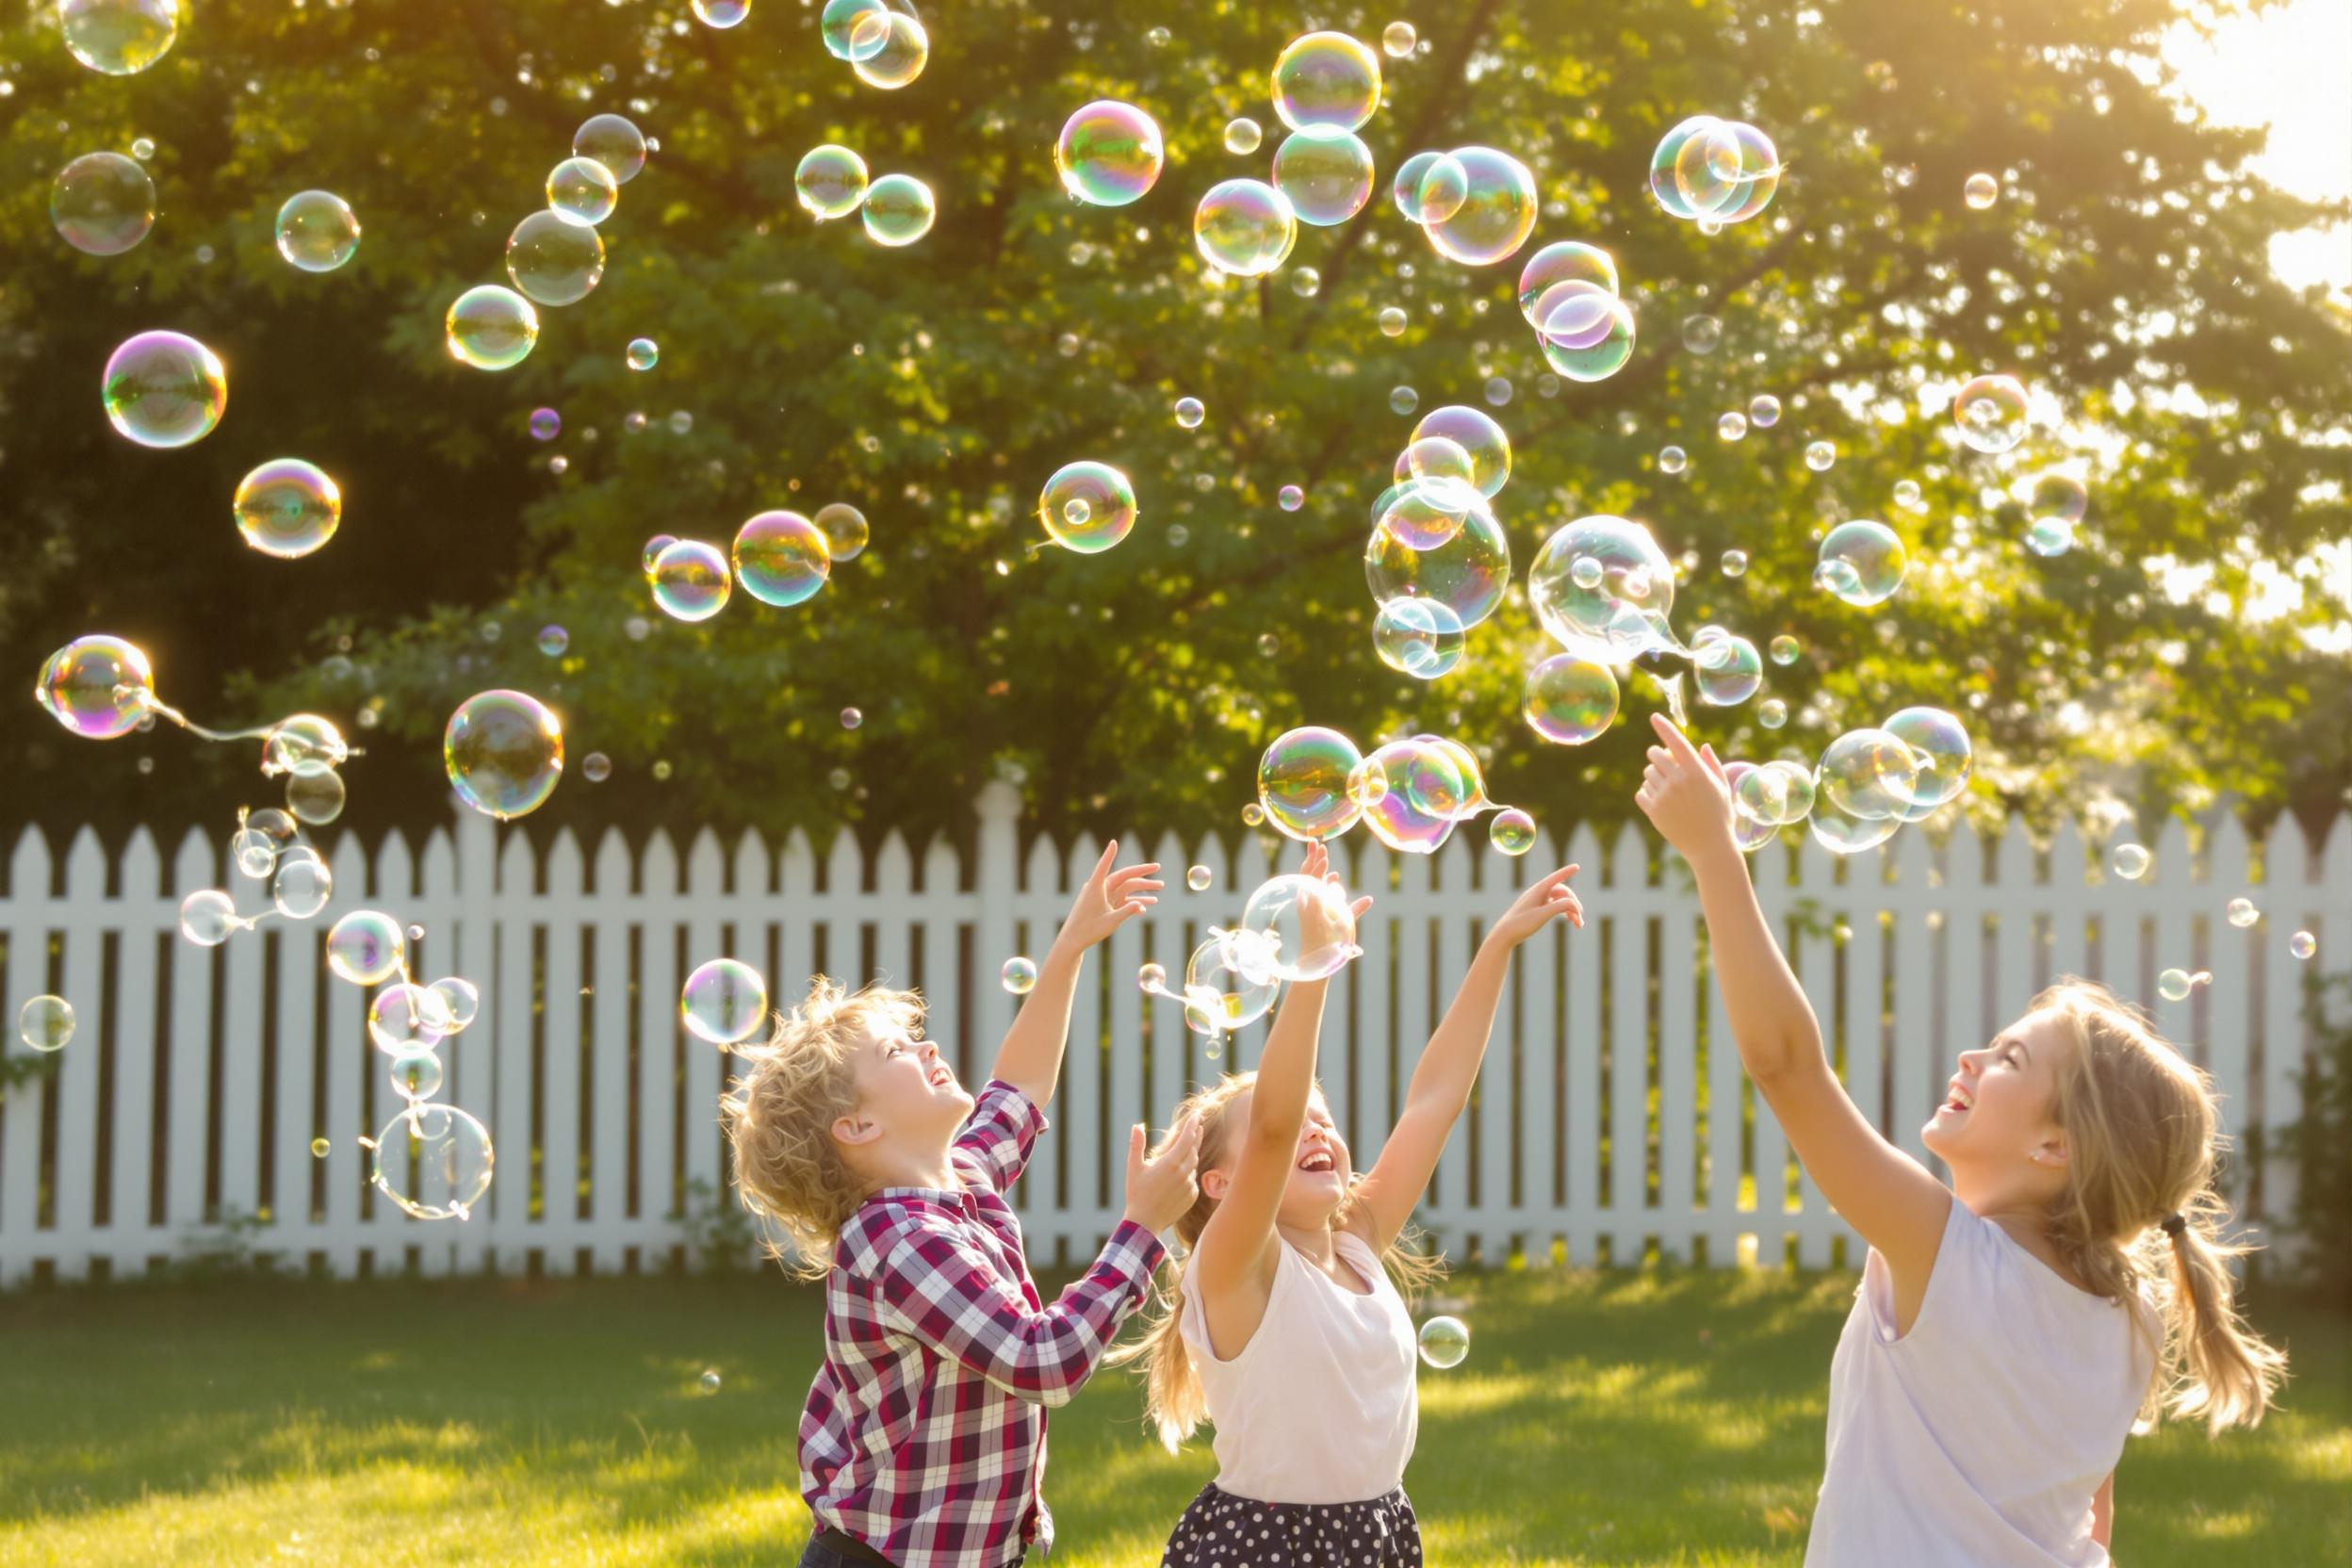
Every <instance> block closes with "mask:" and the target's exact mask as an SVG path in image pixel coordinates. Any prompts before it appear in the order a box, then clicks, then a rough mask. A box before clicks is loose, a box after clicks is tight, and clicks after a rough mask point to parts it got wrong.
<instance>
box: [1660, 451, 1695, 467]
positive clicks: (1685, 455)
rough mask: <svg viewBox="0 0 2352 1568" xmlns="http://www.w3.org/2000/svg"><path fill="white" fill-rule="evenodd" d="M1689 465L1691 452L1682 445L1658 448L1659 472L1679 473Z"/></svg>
mask: <svg viewBox="0 0 2352 1568" xmlns="http://www.w3.org/2000/svg"><path fill="white" fill-rule="evenodd" d="M1689 466H1691V454H1690V453H1689V452H1686V451H1684V450H1683V449H1681V448H1680V447H1660V448H1659V449H1658V472H1659V473H1661V474H1678V473H1681V472H1682V471H1683V470H1684V469H1685V468H1688V467H1689Z"/></svg>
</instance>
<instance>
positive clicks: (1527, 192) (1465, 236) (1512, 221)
mask: <svg viewBox="0 0 2352 1568" xmlns="http://www.w3.org/2000/svg"><path fill="white" fill-rule="evenodd" d="M1452 156H1453V158H1454V160H1455V161H1456V162H1458V163H1460V164H1461V165H1462V172H1463V173H1464V174H1465V175H1466V176H1467V179H1466V182H1465V184H1464V187H1463V191H1462V204H1461V205H1460V206H1458V207H1456V208H1455V209H1454V210H1453V211H1452V212H1451V213H1449V214H1447V215H1446V217H1444V218H1441V219H1435V220H1432V221H1429V222H1428V223H1426V224H1424V225H1423V232H1424V233H1425V234H1427V235H1428V236H1429V243H1430V244H1431V245H1434V246H1435V247H1437V251H1438V253H1439V254H1441V255H1443V256H1445V257H1446V258H1447V259H1448V260H1451V261H1458V262H1460V263H1462V265H1463V266H1465V267H1492V266H1494V265H1495V263H1496V262H1499V261H1506V260H1508V259H1510V258H1511V256H1513V255H1515V254H1517V253H1518V251H1519V247H1521V246H1522V245H1525V244H1526V243H1527V236H1528V235H1530V234H1532V233H1534V232H1535V218H1536V199H1535V176H1534V175H1533V174H1531V173H1529V172H1528V171H1527V165H1526V164H1524V163H1521V162H1520V161H1519V160H1518V159H1517V158H1515V157H1512V156H1511V155H1510V154H1509V153H1503V152H1498V151H1496V150H1495V148H1492V147H1457V148H1455V149H1454V150H1453V153H1452Z"/></svg>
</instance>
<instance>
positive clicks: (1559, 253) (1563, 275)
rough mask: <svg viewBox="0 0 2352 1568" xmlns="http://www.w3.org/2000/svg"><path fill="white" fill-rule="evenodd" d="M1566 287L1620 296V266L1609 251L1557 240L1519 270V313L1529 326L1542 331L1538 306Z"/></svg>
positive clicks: (1530, 258)
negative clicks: (1591, 288)
mask: <svg viewBox="0 0 2352 1568" xmlns="http://www.w3.org/2000/svg"><path fill="white" fill-rule="evenodd" d="M1563 283H1586V284H1591V285H1593V286H1594V287H1596V288H1599V289H1600V290H1602V291H1603V292H1604V293H1607V294H1609V295H1610V296H1612V297H1613V296H1614V295H1615V294H1616V293H1617V289H1618V284H1617V263H1616V261H1615V259H1614V258H1613V257H1611V256H1610V255H1609V253H1608V252H1607V251H1604V250H1602V249H1601V248H1600V247H1599V246H1597V245H1587V244H1585V243H1583V242H1582V241H1580V240H1575V239H1556V240H1554V241H1552V243H1550V244H1549V245H1546V246H1544V248H1543V249H1542V250H1540V251H1538V252H1536V253H1535V254H1533V255H1531V256H1529V257H1528V258H1527V265H1526V266H1525V267H1522V268H1521V269H1520V270H1519V312H1520V314H1521V315H1523V316H1525V317H1526V318H1527V325H1529V326H1531V327H1539V328H1540V326H1541V323H1540V322H1539V321H1538V319H1537V318H1536V310H1535V307H1536V302H1537V301H1539V300H1541V299H1543V298H1544V294H1545V293H1546V292H1547V291H1548V290H1550V289H1552V288H1555V287H1557V286H1560V284H1563Z"/></svg>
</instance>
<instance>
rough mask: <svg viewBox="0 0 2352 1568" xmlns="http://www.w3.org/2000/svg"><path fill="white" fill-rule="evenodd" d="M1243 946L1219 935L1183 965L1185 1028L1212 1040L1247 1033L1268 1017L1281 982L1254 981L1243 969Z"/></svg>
mask: <svg viewBox="0 0 2352 1568" xmlns="http://www.w3.org/2000/svg"><path fill="white" fill-rule="evenodd" d="M1241 945H1242V944H1240V943H1238V942H1236V941H1234V940H1233V934H1232V933H1229V932H1217V933H1216V934H1215V935H1213V936H1211V937H1210V938H1209V939H1208V940H1207V941H1204V942H1202V943H1201V945H1200V946H1199V947H1197V948H1195V949H1193V953H1192V957H1191V958H1190V959H1189V960H1187V961H1186V963H1185V965H1184V1026H1185V1027H1186V1028H1188V1029H1190V1030H1191V1031H1192V1032H1193V1033H1194V1034H1196V1035H1207V1036H1209V1037H1212V1038H1214V1037H1217V1036H1219V1035H1223V1034H1229V1033H1231V1032H1232V1031H1233V1030H1235V1029H1246V1028H1248V1027H1249V1026H1250V1024H1252V1023H1255V1022H1257V1021H1258V1020H1260V1019H1262V1018H1264V1017H1265V1016H1266V1012H1267V1011H1268V1009H1270V1008H1271V1007H1272V1006H1273V1005H1274V998H1275V997H1276V996H1277V995H1279V994H1280V993H1281V991H1282V982H1281V981H1279V980H1275V979H1271V978H1254V977H1252V976H1251V975H1250V974H1249V973H1246V972H1244V971H1243V968H1242V957H1241V954H1240V953H1239V952H1238V951H1237V949H1238V948H1239V947H1240V946H1241Z"/></svg>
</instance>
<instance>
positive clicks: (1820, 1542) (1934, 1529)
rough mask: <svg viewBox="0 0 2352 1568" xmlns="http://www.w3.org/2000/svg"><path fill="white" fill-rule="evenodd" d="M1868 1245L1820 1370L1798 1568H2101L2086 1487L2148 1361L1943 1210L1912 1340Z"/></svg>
mask: <svg viewBox="0 0 2352 1568" xmlns="http://www.w3.org/2000/svg"><path fill="white" fill-rule="evenodd" d="M1893 1303H1894V1291H1893V1280H1892V1277H1891V1275H1890V1273H1889V1271H1888V1269H1887V1262H1886V1260H1885V1259H1884V1258H1882V1257H1880V1256H1879V1255H1878V1253H1877V1251H1876V1250H1872V1251H1871V1253H1870V1259H1869V1261H1868V1262H1867V1263H1866V1264H1865V1265H1864V1266H1863V1269H1862V1288H1861V1289H1860V1290H1859V1291H1858V1292H1856V1294H1855V1298H1854V1313H1853V1315H1852V1316H1850V1317H1848V1318H1847V1319H1846V1328H1845V1332H1844V1333H1843V1335H1841V1336H1840V1337H1839V1339H1838V1355H1837V1359H1836V1360H1835V1361H1833V1362H1832V1363H1831V1364H1830V1370H1829V1460H1828V1465H1827V1468H1826V1469H1825V1471H1824V1473H1823V1475H1822V1478H1821V1502H1820V1505H1819V1506H1818V1507H1817V1508H1816V1509H1815V1511H1814V1514H1813V1532H1812V1538H1811V1539H1810V1540H1809V1541H1808V1542H1807V1543H1806V1545H1805V1568H1887V1564H1890V1563H1900V1564H1903V1568H1985V1564H1988V1563H2000V1564H2002V1565H2003V1568H2104V1565H2105V1564H2106V1562H2107V1560H2108V1559H2107V1551H2106V1548H2105V1547H2103V1546H2101V1545H2099V1543H2097V1542H2096V1541H2094V1540H2092V1539H2091V1495H2092V1494H2093V1493H2095V1492H2097V1491H2098V1490H2099V1483H2100V1482H2101V1481H2103V1480H2105V1479H2106V1478H2107V1477H2108V1475H2109V1474H2110V1473H2111V1472H2112V1471H2114V1469H2115V1462H2116V1461H2117V1460H2118V1459H2120V1458H2122V1457H2123V1442H2124V1439H2125V1438H2126V1437H2127V1436H2129V1435H2130V1434H2131V1424H2132V1421H2133V1419H2134V1417H2135V1416H2136V1415H2137V1413H2138V1411H2139V1408H2140V1400H2141V1397H2143V1396H2144V1395H2145V1394H2146V1393H2147V1392H2148V1379H2149V1377H2150V1376H2151V1374H2152V1373H2153V1372H2154V1370H2155V1355H2154V1351H2153V1349H2152V1348H2150V1347H2149V1346H2148V1344H2147V1342H2146V1340H2145V1339H2144V1338H2143V1336H2141V1335H2139V1334H2137V1333H2135V1332H2134V1331H2133V1328H2132V1320H2131V1312H2130V1311H2129V1310H2128V1309H2127V1308H2125V1307H2123V1306H2122V1305H2120V1304H2118V1303H2116V1302H2113V1301H2108V1300H2105V1299H2101V1298H2099V1297H2097V1296H2093V1295H2091V1294H2090V1293H2089V1292H2087V1291H2081V1290H2077V1289H2075V1288H2074V1287H2073V1286H2072V1285H2070V1284H2068V1283H2066V1281H2065V1280H2063V1279H2061V1278H2059V1277H2058V1275H2057V1274H2056V1273H2054V1272H2053V1271H2052V1270H2051V1269H2050V1266H2048V1265H2046V1264H2044V1263H2043V1262H2042V1261H2041V1260H2040V1259H2038V1258H2036V1257H2034V1254H2032V1253H2031V1252H2029V1251H2027V1250H2025V1249H2024V1248H2023V1247H2020V1246H2019V1245H2018V1244H2017V1242H2015V1241H2013V1240H2011V1239H2010V1238H2009V1236H2008V1234H2007V1233H2004V1232H2003V1231H2002V1230H2001V1227H2000V1226H1999V1225H1996V1224H1994V1223H1993V1222H1992V1221H1991V1220H1988V1219H1980V1218H1978V1217H1976V1216H1975V1215H1973V1214H1971V1213H1969V1212H1968V1207H1967V1205H1966V1204H1963V1203H1961V1202H1960V1201H1958V1200H1956V1199H1955V1200H1954V1201H1952V1214H1951V1216H1950V1217H1949V1218H1948V1219H1946V1221H1945V1223H1944V1240H1943V1246H1942V1248H1941V1249H1940V1250H1938V1251H1937V1252H1936V1266H1935V1268H1934V1270H1933V1271H1932V1272H1931V1273H1930V1274H1929V1275H1928V1281H1927V1294H1926V1297H1925V1298H1924V1299H1923V1300H1922V1301H1921V1302H1920V1305H1919V1316H1918V1318H1917V1319H1916V1320H1915V1321H1914V1322H1913V1323H1912V1325H1911V1331H1910V1332H1909V1333H1907V1334H1904V1335H1903V1337H1902V1338H1900V1339H1898V1338H1896V1337H1895V1321H1894V1304H1893Z"/></svg>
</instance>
